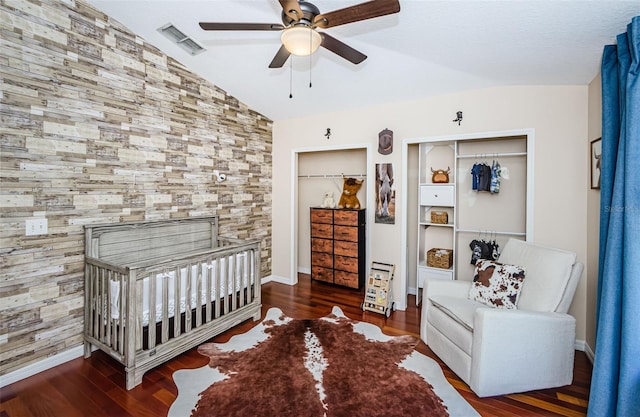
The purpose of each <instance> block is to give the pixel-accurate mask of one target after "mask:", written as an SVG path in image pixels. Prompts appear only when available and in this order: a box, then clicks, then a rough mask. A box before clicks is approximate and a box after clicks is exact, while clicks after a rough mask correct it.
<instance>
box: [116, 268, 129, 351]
mask: <svg viewBox="0 0 640 417" xmlns="http://www.w3.org/2000/svg"><path fill="white" fill-rule="evenodd" d="M118 277H119V279H120V299H119V300H120V303H119V308H120V315H119V331H118V352H119V353H120V354H121V355H124V353H125V340H126V339H125V337H124V335H125V333H126V331H125V328H124V320H125V317H126V312H127V303H128V302H129V301H128V297H127V288H128V287H127V277H128V275H124V274H120V273H118Z"/></svg>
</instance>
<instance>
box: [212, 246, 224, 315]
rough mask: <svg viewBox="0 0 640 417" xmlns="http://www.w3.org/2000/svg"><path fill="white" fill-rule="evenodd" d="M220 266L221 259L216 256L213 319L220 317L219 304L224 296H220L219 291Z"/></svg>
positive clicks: (220, 291) (220, 292)
mask: <svg viewBox="0 0 640 417" xmlns="http://www.w3.org/2000/svg"><path fill="white" fill-rule="evenodd" d="M221 264H222V259H221V258H220V257H219V256H218V257H217V258H216V266H215V271H216V281H215V286H216V305H215V310H214V311H215V318H218V317H220V303H221V302H222V300H223V297H224V295H223V294H222V290H221V289H220V282H221V277H220V271H221V269H222V267H221Z"/></svg>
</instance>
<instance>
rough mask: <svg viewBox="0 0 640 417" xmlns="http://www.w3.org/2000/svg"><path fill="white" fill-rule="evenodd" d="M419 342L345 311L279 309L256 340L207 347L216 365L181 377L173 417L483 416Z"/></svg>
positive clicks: (256, 330) (249, 335)
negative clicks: (306, 314)
mask: <svg viewBox="0 0 640 417" xmlns="http://www.w3.org/2000/svg"><path fill="white" fill-rule="evenodd" d="M417 343H418V340H417V339H416V338H414V337H412V336H398V337H392V336H387V335H385V334H383V333H382V331H381V330H380V328H378V327H377V326H375V325H372V324H369V323H364V322H358V321H354V320H351V319H349V318H347V317H345V315H344V313H343V312H342V310H340V309H339V308H338V307H334V308H333V311H332V313H331V314H330V315H329V316H326V317H323V318H320V319H314V320H296V319H292V318H290V317H287V316H285V315H284V314H283V313H282V311H281V310H279V309H277V308H271V309H270V310H269V311H268V312H267V315H266V317H265V319H264V321H263V322H262V323H260V324H258V325H256V326H255V327H253V328H252V329H251V330H249V331H248V332H246V333H244V334H239V335H236V336H233V337H232V338H231V339H230V340H229V341H228V342H227V343H207V344H204V345H202V346H200V347H199V348H198V351H199V352H200V353H201V354H203V355H206V356H209V357H210V358H211V359H210V362H209V365H208V366H203V367H202V368H199V369H186V370H180V371H177V372H175V373H174V374H173V379H174V381H175V383H176V385H177V386H178V397H177V398H176V400H175V402H174V403H173V404H172V406H171V408H170V410H169V417H186V416H193V417H213V416H242V417H245V416H278V417H281V416H291V417H301V416H305V417H316V416H318V417H320V416H328V417H329V416H335V417H358V416H367V417H374V416H412V417H417V416H434V417H439V416H452V417H453V416H459V417H472V416H479V415H478V413H477V412H476V411H475V410H474V409H473V408H472V407H471V406H470V405H469V404H468V403H467V402H466V401H465V400H464V399H463V398H462V397H461V396H460V394H458V392H457V391H456V390H455V389H454V388H453V387H452V386H451V385H450V384H449V383H448V382H447V380H446V379H445V377H444V375H443V373H442V370H441V369H440V367H439V366H438V364H437V363H436V362H435V361H434V360H432V359H431V358H429V357H427V356H425V355H423V354H421V353H419V352H418V351H416V350H414V347H415V346H416V344H417Z"/></svg>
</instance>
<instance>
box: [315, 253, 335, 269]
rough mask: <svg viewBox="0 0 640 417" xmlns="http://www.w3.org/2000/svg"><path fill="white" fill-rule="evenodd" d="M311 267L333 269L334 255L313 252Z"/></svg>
mask: <svg viewBox="0 0 640 417" xmlns="http://www.w3.org/2000/svg"><path fill="white" fill-rule="evenodd" d="M311 266H323V267H325V268H333V255H331V253H324V252H311Z"/></svg>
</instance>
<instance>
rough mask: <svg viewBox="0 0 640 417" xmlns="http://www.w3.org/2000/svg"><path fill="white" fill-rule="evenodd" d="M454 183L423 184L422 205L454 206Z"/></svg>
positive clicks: (421, 190) (421, 188)
mask: <svg viewBox="0 0 640 417" xmlns="http://www.w3.org/2000/svg"><path fill="white" fill-rule="evenodd" d="M453 195H454V186H453V185H421V186H420V205H421V206H443V207H447V206H451V207H453Z"/></svg>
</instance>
